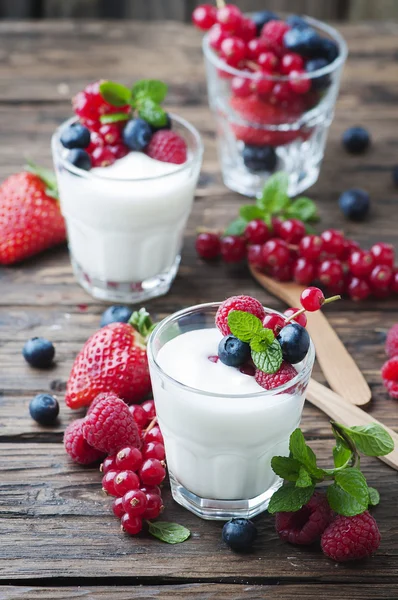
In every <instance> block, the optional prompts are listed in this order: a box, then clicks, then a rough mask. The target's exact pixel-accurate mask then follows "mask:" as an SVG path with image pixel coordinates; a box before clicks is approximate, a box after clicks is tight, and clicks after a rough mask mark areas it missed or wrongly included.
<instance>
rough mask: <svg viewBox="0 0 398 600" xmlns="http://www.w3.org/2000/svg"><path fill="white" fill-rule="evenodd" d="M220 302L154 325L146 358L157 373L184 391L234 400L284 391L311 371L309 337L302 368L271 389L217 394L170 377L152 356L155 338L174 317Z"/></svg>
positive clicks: (199, 306)
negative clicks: (246, 392) (287, 379)
mask: <svg viewBox="0 0 398 600" xmlns="http://www.w3.org/2000/svg"><path fill="white" fill-rule="evenodd" d="M221 304H222V302H206V303H203V304H195V305H194V306H189V307H188V308H183V309H181V310H179V311H177V312H174V313H172V314H171V315H169V316H168V317H165V318H164V319H162V320H161V321H160V322H159V323H158V324H157V325H156V327H155V329H154V330H153V331H152V333H151V335H150V337H149V340H148V343H147V355H148V360H149V362H150V363H152V364H153V365H154V367H155V368H156V370H157V371H158V372H159V373H161V375H162V376H163V377H165V378H166V379H167V380H168V381H170V382H171V383H173V384H175V385H177V386H178V387H179V388H181V389H182V390H185V391H186V392H191V393H192V392H193V393H195V394H198V395H200V396H211V397H214V398H228V399H231V398H233V399H234V400H235V398H236V399H250V398H260V397H263V396H275V395H276V394H280V393H281V392H284V391H285V390H288V389H290V388H291V387H292V386H295V385H297V384H299V383H301V382H302V381H303V379H305V378H306V377H307V376H308V375H309V374H310V373H311V371H312V367H313V365H314V360H315V348H314V344H313V341H312V339H311V338H310V347H309V349H308V352H307V355H306V357H305V358H304V359H303V360H304V361H305V364H304V366H303V368H302V370H301V371H299V372H298V373H297V375H296V376H295V377H293V378H292V379H290V380H289V381H287V382H286V383H284V384H283V385H280V386H278V387H276V388H274V389H272V390H266V389H264V388H261V390H260V391H259V392H254V393H253V392H251V393H249V394H236V395H235V394H233V395H231V394H219V393H213V392H206V391H204V390H200V389H198V388H194V387H191V386H189V385H186V384H185V383H182V382H181V381H178V380H177V379H174V377H171V375H169V374H168V373H166V372H165V371H164V370H163V369H162V367H161V366H160V365H159V363H158V362H157V360H156V358H155V356H154V352H153V344H154V342H155V339H156V338H157V337H158V336H159V335H160V333H161V332H162V330H163V329H164V328H165V327H166V326H167V325H168V324H169V323H171V322H172V321H175V320H176V319H178V318H180V317H183V316H184V315H185V314H186V313H188V312H193V311H195V310H196V311H198V310H199V309H201V310H203V309H209V308H218V307H219V306H220V305H221ZM264 308H265V309H266V310H269V311H271V309H268V308H267V307H264ZM272 312H273V313H275V314H277V315H279V316H281V317H282V318H283V319H286V318H287V317H286V315H283V314H282V313H280V312H279V311H277V310H274V309H272Z"/></svg>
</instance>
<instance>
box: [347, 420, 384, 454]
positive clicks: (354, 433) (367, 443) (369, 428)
mask: <svg viewBox="0 0 398 600" xmlns="http://www.w3.org/2000/svg"><path fill="white" fill-rule="evenodd" d="M339 427H340V428H341V429H342V430H343V431H344V433H345V434H346V435H348V436H349V437H350V438H351V440H352V441H353V442H354V444H355V445H356V446H357V448H358V450H359V451H360V452H362V454H366V456H386V454H390V452H392V451H393V450H394V440H393V439H392V437H391V436H390V434H389V433H388V431H386V430H385V429H384V428H383V427H382V426H381V425H379V424H378V423H369V425H354V426H353V427H345V426H344V425H340V424H339Z"/></svg>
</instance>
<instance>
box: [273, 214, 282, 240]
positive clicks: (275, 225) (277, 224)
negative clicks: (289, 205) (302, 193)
mask: <svg viewBox="0 0 398 600" xmlns="http://www.w3.org/2000/svg"><path fill="white" fill-rule="evenodd" d="M282 223H283V221H282V219H280V218H279V217H272V218H271V225H272V230H273V232H274V234H275V236H276V237H280V229H281V225H282Z"/></svg>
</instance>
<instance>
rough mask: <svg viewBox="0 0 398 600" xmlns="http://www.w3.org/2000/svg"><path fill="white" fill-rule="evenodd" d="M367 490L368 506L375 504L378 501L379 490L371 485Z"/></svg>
mask: <svg viewBox="0 0 398 600" xmlns="http://www.w3.org/2000/svg"><path fill="white" fill-rule="evenodd" d="M368 491H369V504H370V506H377V505H378V504H379V502H380V494H379V492H378V491H377V490H376V489H375V488H373V487H369V488H368Z"/></svg>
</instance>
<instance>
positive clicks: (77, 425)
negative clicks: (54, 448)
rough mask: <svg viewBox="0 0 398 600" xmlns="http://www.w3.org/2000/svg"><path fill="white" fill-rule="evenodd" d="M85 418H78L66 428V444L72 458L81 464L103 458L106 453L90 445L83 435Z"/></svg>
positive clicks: (87, 463)
mask: <svg viewBox="0 0 398 600" xmlns="http://www.w3.org/2000/svg"><path fill="white" fill-rule="evenodd" d="M83 421H84V419H76V421H73V423H70V424H69V425H68V427H67V428H66V429H65V433H64V446H65V450H66V452H67V453H68V454H69V456H70V457H71V459H72V460H74V461H75V462H76V463H79V464H80V465H89V464H91V463H93V462H96V461H98V460H100V459H101V458H103V456H104V453H103V452H101V451H100V450H97V449H96V448H93V447H92V446H90V444H89V443H88V442H86V440H85V439H84V437H83Z"/></svg>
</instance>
